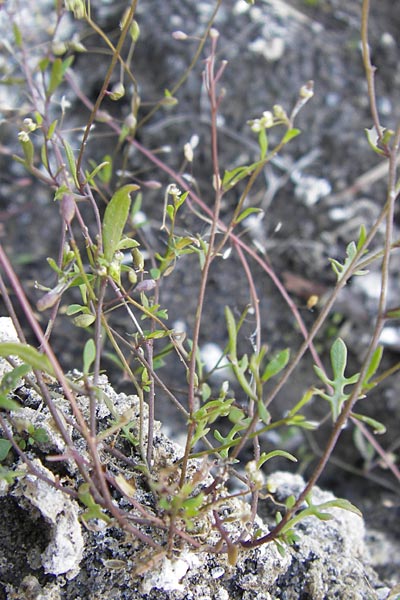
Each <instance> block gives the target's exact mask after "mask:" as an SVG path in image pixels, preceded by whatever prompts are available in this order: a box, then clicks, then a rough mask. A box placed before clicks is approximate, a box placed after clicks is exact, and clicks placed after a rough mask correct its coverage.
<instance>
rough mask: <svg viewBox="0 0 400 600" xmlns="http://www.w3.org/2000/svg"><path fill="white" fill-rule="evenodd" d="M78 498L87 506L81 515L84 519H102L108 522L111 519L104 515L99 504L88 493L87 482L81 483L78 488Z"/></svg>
mask: <svg viewBox="0 0 400 600" xmlns="http://www.w3.org/2000/svg"><path fill="white" fill-rule="evenodd" d="M78 498H79V500H80V501H81V502H82V504H84V505H85V506H86V507H87V510H85V512H84V513H83V515H82V517H83V519H84V520H85V521H90V519H102V520H103V521H105V522H106V523H110V522H111V519H110V517H109V516H108V515H106V514H105V513H104V512H103V510H102V508H101V506H100V504H97V503H96V502H95V500H94V499H93V496H92V494H91V493H90V487H89V484H88V483H82V485H81V486H80V487H79V490H78Z"/></svg>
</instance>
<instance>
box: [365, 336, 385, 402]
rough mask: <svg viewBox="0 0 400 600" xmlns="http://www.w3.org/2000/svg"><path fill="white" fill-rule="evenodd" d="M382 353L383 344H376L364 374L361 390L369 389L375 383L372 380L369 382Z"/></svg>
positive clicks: (377, 366)
mask: <svg viewBox="0 0 400 600" xmlns="http://www.w3.org/2000/svg"><path fill="white" fill-rule="evenodd" d="M382 355H383V346H378V347H377V348H376V349H375V352H374V353H373V355H372V358H371V361H370V363H369V365H368V369H367V372H366V374H365V378H364V381H363V387H362V389H363V391H365V390H370V389H371V388H373V387H375V384H374V383H373V382H372V383H370V380H371V379H372V377H373V376H374V375H375V373H376V372H377V370H378V368H379V365H380V363H381V360H382Z"/></svg>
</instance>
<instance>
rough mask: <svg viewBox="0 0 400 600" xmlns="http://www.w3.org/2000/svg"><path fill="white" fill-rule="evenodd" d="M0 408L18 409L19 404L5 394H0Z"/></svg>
mask: <svg viewBox="0 0 400 600" xmlns="http://www.w3.org/2000/svg"><path fill="white" fill-rule="evenodd" d="M0 408H2V409H3V410H19V409H20V408H21V406H20V405H19V404H18V402H15V400H12V399H11V398H9V397H8V396H7V395H6V394H0Z"/></svg>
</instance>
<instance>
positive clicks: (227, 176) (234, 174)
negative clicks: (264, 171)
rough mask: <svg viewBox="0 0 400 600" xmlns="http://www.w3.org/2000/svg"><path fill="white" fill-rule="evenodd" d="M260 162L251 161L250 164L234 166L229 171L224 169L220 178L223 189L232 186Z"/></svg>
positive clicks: (250, 172)
mask: <svg viewBox="0 0 400 600" xmlns="http://www.w3.org/2000/svg"><path fill="white" fill-rule="evenodd" d="M261 163H262V161H259V162H256V163H253V164H251V165H245V166H242V167H236V168H235V169H232V170H231V171H225V173H224V177H223V179H222V187H223V188H224V190H229V189H230V188H232V187H234V186H235V185H236V184H237V183H238V182H239V181H241V180H242V179H244V178H245V177H248V176H249V175H251V174H252V172H253V171H254V170H255V169H256V168H257V167H258V166H259V165H260V164H261Z"/></svg>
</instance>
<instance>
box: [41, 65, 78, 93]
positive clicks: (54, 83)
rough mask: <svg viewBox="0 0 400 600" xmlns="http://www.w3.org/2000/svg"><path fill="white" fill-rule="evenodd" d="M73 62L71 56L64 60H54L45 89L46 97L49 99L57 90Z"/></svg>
mask: <svg viewBox="0 0 400 600" xmlns="http://www.w3.org/2000/svg"><path fill="white" fill-rule="evenodd" d="M73 61H74V57H73V56H69V57H68V58H66V59H65V60H62V59H61V58H56V59H55V61H54V62H53V65H52V67H51V74H50V82H49V86H48V88H47V97H48V98H49V97H50V96H51V95H52V93H53V92H54V91H55V90H56V89H57V88H58V86H59V85H60V83H61V82H62V80H63V79H64V75H65V72H66V70H67V69H68V68H69V67H70V66H71V65H72V63H73Z"/></svg>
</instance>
